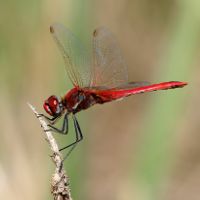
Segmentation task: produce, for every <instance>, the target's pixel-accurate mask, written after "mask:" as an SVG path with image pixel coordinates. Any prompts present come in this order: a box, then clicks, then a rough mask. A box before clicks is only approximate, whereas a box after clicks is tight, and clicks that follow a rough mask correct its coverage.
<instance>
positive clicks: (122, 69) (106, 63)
mask: <svg viewBox="0 0 200 200" xmlns="http://www.w3.org/2000/svg"><path fill="white" fill-rule="evenodd" d="M50 33H51V34H52V36H53V38H54V40H55V41H56V43H57V45H58V48H59V49H60V51H61V54H62V56H63V58H64V61H65V69H66V71H67V75H68V77H69V79H70V81H71V82H72V84H73V88H72V89H71V90H69V91H68V92H66V94H65V95H64V96H62V97H58V96H56V95H51V96H50V97H49V98H48V99H46V100H45V101H44V104H43V107H44V110H45V111H46V113H48V115H49V116H50V117H49V116H46V115H43V114H40V116H43V117H45V118H46V119H47V120H48V122H49V124H48V126H49V128H50V129H51V130H52V131H55V132H58V133H61V134H64V135H66V134H67V133H68V117H69V116H70V115H71V116H72V119H73V124H74V128H75V134H76V139H75V141H74V142H72V143H71V144H68V145H67V146H65V147H63V148H61V149H60V151H62V150H64V149H67V148H69V147H72V148H73V147H75V145H76V144H77V143H78V142H80V141H81V140H82V139H83V134H82V131H81V128H80V125H79V123H78V120H77V118H76V114H77V113H78V112H80V111H82V110H85V109H88V108H90V107H91V106H93V105H95V104H104V103H108V102H111V101H115V100H121V99H123V98H125V97H128V96H130V95H134V94H140V93H144V92H151V91H157V90H167V89H175V88H182V87H184V86H186V85H187V82H180V81H169V82H161V83H156V84H151V83H149V82H144V81H140V82H130V81H129V80H128V73H127V67H126V65H125V62H124V60H123V57H122V54H121V51H120V48H119V46H118V44H117V41H116V39H115V37H114V35H113V34H112V33H111V32H110V31H109V30H108V29H107V28H105V27H100V28H97V29H95V30H94V32H93V36H92V45H91V46H92V48H91V50H90V51H89V50H88V48H86V47H84V45H83V44H82V43H81V42H80V40H79V39H78V38H77V37H76V36H75V35H74V34H73V33H72V32H71V31H70V30H69V29H67V28H66V27H65V26H63V25H62V24H58V23H56V24H53V25H52V26H50ZM62 116H63V123H62V126H61V127H60V128H57V127H56V126H55V124H56V122H57V121H58V120H59V119H60V118H61V117H62Z"/></svg>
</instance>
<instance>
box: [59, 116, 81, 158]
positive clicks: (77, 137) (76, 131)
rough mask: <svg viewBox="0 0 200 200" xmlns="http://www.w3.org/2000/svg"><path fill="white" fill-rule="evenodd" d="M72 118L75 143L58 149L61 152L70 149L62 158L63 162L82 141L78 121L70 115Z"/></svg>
mask: <svg viewBox="0 0 200 200" xmlns="http://www.w3.org/2000/svg"><path fill="white" fill-rule="evenodd" d="M72 117H73V120H74V128H75V133H76V141H75V142H72V143H71V144H69V145H67V146H66V147H63V148H61V149H59V151H63V150H64V149H67V148H69V147H71V148H70V150H69V151H68V153H67V154H66V156H65V157H64V160H65V159H66V158H67V157H68V156H69V154H70V153H71V152H72V150H73V149H74V148H75V147H76V145H77V144H78V142H80V141H81V140H82V139H83V134H82V131H81V128H80V126H79V123H78V121H77V119H76V116H75V115H72Z"/></svg>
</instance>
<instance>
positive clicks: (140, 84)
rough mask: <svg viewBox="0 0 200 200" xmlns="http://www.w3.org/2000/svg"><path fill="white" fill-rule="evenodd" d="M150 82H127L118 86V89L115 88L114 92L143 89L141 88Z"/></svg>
mask: <svg viewBox="0 0 200 200" xmlns="http://www.w3.org/2000/svg"><path fill="white" fill-rule="evenodd" d="M150 84H151V83H150V82H147V81H132V82H128V83H124V84H122V85H119V86H118V87H116V88H115V89H116V90H120V89H124V90H126V89H131V88H132V89H134V88H138V87H143V86H147V85H150Z"/></svg>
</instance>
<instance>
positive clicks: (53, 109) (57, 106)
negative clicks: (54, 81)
mask: <svg viewBox="0 0 200 200" xmlns="http://www.w3.org/2000/svg"><path fill="white" fill-rule="evenodd" d="M43 107H44V110H45V111H46V112H47V113H48V114H49V115H51V116H54V117H55V116H59V115H61V114H62V111H63V108H64V107H63V104H62V102H61V100H60V99H59V98H58V97H57V96H55V95H52V96H50V97H49V98H48V99H47V100H45V102H44V104H43Z"/></svg>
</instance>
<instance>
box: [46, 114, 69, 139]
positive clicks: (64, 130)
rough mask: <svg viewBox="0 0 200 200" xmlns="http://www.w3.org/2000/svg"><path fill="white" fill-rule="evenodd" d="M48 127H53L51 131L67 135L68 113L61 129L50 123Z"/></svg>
mask: <svg viewBox="0 0 200 200" xmlns="http://www.w3.org/2000/svg"><path fill="white" fill-rule="evenodd" d="M48 127H50V128H51V131H54V132H57V133H60V134H64V135H66V134H67V133H68V113H66V114H65V117H64V121H63V125H62V128H61V129H59V128H56V127H55V126H52V124H48Z"/></svg>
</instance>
